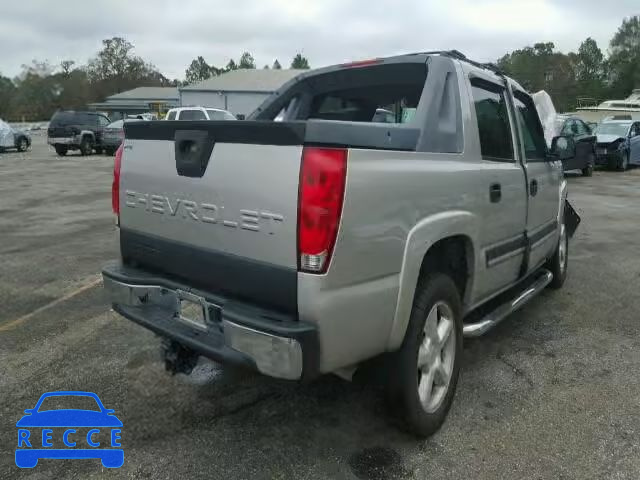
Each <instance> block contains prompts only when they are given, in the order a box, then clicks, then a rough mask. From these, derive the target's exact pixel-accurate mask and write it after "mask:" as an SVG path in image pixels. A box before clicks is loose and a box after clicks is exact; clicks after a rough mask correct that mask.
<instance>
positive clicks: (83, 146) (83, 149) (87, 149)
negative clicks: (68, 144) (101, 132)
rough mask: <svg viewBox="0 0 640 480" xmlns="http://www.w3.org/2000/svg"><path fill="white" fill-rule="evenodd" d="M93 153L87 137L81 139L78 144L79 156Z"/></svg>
mask: <svg viewBox="0 0 640 480" xmlns="http://www.w3.org/2000/svg"><path fill="white" fill-rule="evenodd" d="M92 153H93V145H92V144H91V139H90V138H89V137H83V138H82V141H81V142H80V155H91V154H92Z"/></svg>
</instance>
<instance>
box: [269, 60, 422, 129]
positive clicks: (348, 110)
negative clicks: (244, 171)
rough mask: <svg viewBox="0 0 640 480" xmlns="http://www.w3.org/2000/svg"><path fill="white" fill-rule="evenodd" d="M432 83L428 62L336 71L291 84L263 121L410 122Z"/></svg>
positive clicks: (347, 67) (349, 68)
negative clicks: (428, 82) (426, 83)
mask: <svg viewBox="0 0 640 480" xmlns="http://www.w3.org/2000/svg"><path fill="white" fill-rule="evenodd" d="M426 79H427V67H426V65H425V64H423V63H411V62H410V63H397V64H384V63H383V64H380V65H375V64H374V65H371V66H366V67H353V68H351V67H349V66H345V67H343V68H338V69H332V70H329V71H327V72H323V73H320V74H317V75H312V76H310V77H308V78H306V79H305V80H304V82H298V83H296V84H294V85H293V86H292V88H291V89H290V90H289V91H288V92H287V94H285V95H282V96H281V97H280V98H279V99H278V100H277V101H275V102H273V103H272V104H271V105H269V107H268V109H267V111H265V113H264V114H263V115H261V117H262V118H269V119H272V120H273V119H277V120H278V121H279V120H284V121H290V120H308V119H317V120H339V121H348V122H367V123H380V122H384V123H395V124H400V123H408V122H409V121H411V119H412V118H413V117H414V113H415V110H416V108H417V106H418V102H419V101H420V97H421V95H422V90H423V88H424V85H425V82H426Z"/></svg>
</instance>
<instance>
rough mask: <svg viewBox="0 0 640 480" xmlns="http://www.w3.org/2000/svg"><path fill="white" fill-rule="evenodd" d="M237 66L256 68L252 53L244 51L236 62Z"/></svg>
mask: <svg viewBox="0 0 640 480" xmlns="http://www.w3.org/2000/svg"><path fill="white" fill-rule="evenodd" d="M238 68H256V62H255V60H254V59H253V55H251V54H250V53H249V52H244V53H243V54H242V56H241V57H240V61H239V62H238Z"/></svg>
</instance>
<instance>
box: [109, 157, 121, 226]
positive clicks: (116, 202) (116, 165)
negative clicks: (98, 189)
mask: <svg viewBox="0 0 640 480" xmlns="http://www.w3.org/2000/svg"><path fill="white" fill-rule="evenodd" d="M122 150H123V148H122V145H120V146H119V147H118V150H116V157H115V159H114V161H113V183H112V184H111V208H112V209H113V213H115V214H116V215H118V217H119V216H120V167H121V166H122Z"/></svg>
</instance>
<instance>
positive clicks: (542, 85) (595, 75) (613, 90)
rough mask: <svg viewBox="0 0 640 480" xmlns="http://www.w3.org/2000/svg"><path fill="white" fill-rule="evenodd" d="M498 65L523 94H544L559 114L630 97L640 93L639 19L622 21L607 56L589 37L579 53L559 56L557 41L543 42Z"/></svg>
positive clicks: (511, 56) (560, 54) (522, 50)
mask: <svg viewBox="0 0 640 480" xmlns="http://www.w3.org/2000/svg"><path fill="white" fill-rule="evenodd" d="M497 64H498V67H499V68H500V69H501V70H502V71H504V72H505V73H506V74H508V75H509V76H511V77H513V78H515V79H516V80H517V81H518V82H519V83H520V84H521V85H522V86H523V87H524V88H525V89H527V90H529V91H531V92H536V91H538V90H546V91H547V93H549V95H551V98H552V99H553V102H554V104H555V107H556V110H557V111H559V112H562V111H570V110H573V109H575V108H576V107H577V106H580V105H584V106H588V104H594V103H597V102H600V101H603V100H606V99H623V98H626V97H627V96H629V94H630V93H631V91H632V90H633V89H634V88H640V16H634V17H631V18H626V19H624V20H623V21H622V25H621V26H620V27H619V28H618V31H617V32H616V33H615V34H614V36H613V38H612V39H611V42H610V43H609V52H608V56H605V54H604V53H603V52H602V50H601V49H600V47H599V46H598V44H597V43H596V41H595V40H594V39H593V38H591V37H589V38H586V39H585V40H584V41H583V42H582V43H581V44H580V47H579V48H578V51H577V52H570V53H567V54H565V53H561V52H558V51H556V49H555V45H554V44H553V42H541V43H536V44H534V45H533V47H525V48H522V49H519V50H515V51H514V52H511V53H508V54H506V55H504V56H503V57H502V58H500V59H499V60H498V62H497Z"/></svg>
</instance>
